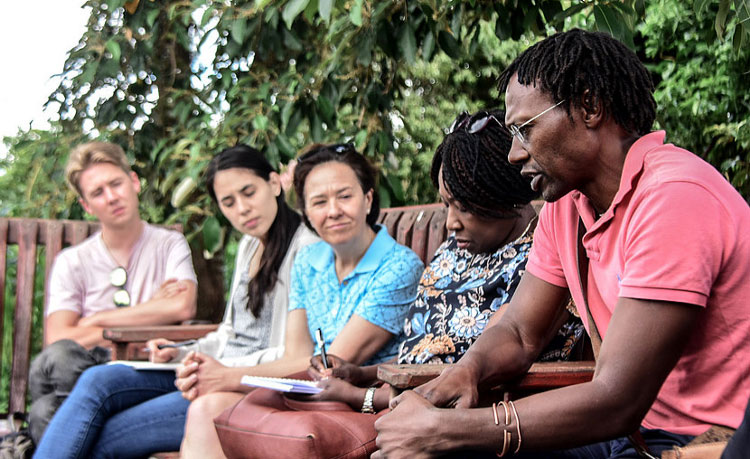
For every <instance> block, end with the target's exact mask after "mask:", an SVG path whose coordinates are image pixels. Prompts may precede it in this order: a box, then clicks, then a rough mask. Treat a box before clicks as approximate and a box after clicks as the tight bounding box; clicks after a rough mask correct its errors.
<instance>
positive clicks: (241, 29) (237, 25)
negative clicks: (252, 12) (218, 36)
mask: <svg viewBox="0 0 750 459" xmlns="http://www.w3.org/2000/svg"><path fill="white" fill-rule="evenodd" d="M246 28H247V20H245V18H237V19H235V20H234V21H232V30H231V31H230V32H229V34H230V35H231V36H232V40H234V42H235V43H237V44H238V45H242V43H243V42H244V41H245V30H246Z"/></svg>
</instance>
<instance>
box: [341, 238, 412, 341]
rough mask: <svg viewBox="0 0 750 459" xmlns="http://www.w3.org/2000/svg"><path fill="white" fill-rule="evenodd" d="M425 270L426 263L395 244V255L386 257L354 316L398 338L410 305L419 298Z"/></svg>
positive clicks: (408, 250)
mask: <svg viewBox="0 0 750 459" xmlns="http://www.w3.org/2000/svg"><path fill="white" fill-rule="evenodd" d="M423 270H424V265H423V264H422V260H420V259H419V257H418V256H417V255H416V254H415V253H414V252H412V251H411V250H410V249H408V248H406V247H404V246H401V245H398V244H396V245H394V250H393V252H392V253H390V254H387V255H386V256H385V257H383V263H382V264H381V265H380V266H379V267H378V269H377V272H376V273H375V274H374V275H373V279H372V282H371V283H370V285H368V288H367V292H366V293H365V294H364V296H363V298H362V301H360V303H359V304H358V305H357V308H356V309H355V310H354V314H357V315H358V316H360V317H362V318H363V319H365V320H367V321H368V322H370V323H373V324H375V325H377V326H378V327H381V328H383V329H384V330H387V331H388V332H390V333H392V334H394V335H398V334H399V333H401V331H402V329H403V325H404V318H405V317H406V314H407V312H408V309H409V306H410V305H411V303H413V302H414V300H415V299H416V296H417V284H418V282H419V278H420V277H421V275H422V271H423Z"/></svg>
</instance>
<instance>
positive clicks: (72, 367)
mask: <svg viewBox="0 0 750 459" xmlns="http://www.w3.org/2000/svg"><path fill="white" fill-rule="evenodd" d="M109 358H110V357H109V350H107V349H105V348H103V347H98V346H97V347H95V348H93V349H91V350H87V349H85V348H84V347H83V346H81V345H80V344H78V343H76V342H75V341H73V340H69V339H63V340H60V341H57V342H55V343H52V344H51V345H49V346H47V347H46V348H45V349H44V350H43V351H42V352H40V353H39V355H37V356H36V357H35V358H34V360H33V361H32V362H31V368H30V370H29V393H30V395H31V408H30V409H29V433H30V434H31V438H32V440H34V443H35V444H38V443H39V440H40V439H41V438H42V434H43V433H44V430H45V429H46V428H47V424H49V421H50V420H51V419H52V416H54V414H55V412H56V411H57V409H58V408H59V407H60V405H61V404H62V402H63V401H64V400H65V398H66V397H67V396H68V394H69V393H70V391H72V390H73V386H75V384H76V381H77V380H78V377H79V376H81V373H83V371H84V370H86V369H87V368H89V367H91V366H94V365H99V364H101V363H105V362H107V361H109Z"/></svg>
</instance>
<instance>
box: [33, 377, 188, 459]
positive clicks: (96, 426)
mask: <svg viewBox="0 0 750 459" xmlns="http://www.w3.org/2000/svg"><path fill="white" fill-rule="evenodd" d="M174 378H175V377H174V373H173V372H172V371H136V370H134V369H132V368H131V367H128V366H125V365H99V366H95V367H91V368H89V369H88V370H86V371H85V372H84V373H83V374H82V375H81V377H80V378H79V379H78V382H77V383H76V385H75V387H74V389H73V392H71V394H70V396H68V398H67V399H66V400H65V402H64V403H63V404H62V406H61V407H60V409H59V410H58V411H57V413H56V414H55V416H54V417H53V418H52V421H51V422H50V423H49V425H48V426H47V430H46V431H45V432H44V436H43V437H42V441H41V442H40V443H39V446H38V447H37V449H36V452H35V454H34V458H38V459H49V458H82V459H83V458H109V457H118V458H127V457H134V458H135V457H144V456H148V455H149V454H151V453H154V452H159V451H176V450H178V449H179V448H180V442H181V441H182V436H183V434H184V432H185V418H186V416H187V409H188V405H189V404H190V402H188V401H187V400H185V399H184V398H182V394H181V393H180V392H179V391H177V389H176V388H175V386H174Z"/></svg>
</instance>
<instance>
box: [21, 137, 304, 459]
mask: <svg viewBox="0 0 750 459" xmlns="http://www.w3.org/2000/svg"><path fill="white" fill-rule="evenodd" d="M206 182H207V186H208V192H209V195H210V196H211V197H212V198H213V199H214V201H215V202H216V203H217V204H218V206H219V209H220V210H221V212H222V214H223V215H224V216H225V217H226V218H227V219H228V220H229V221H230V223H231V224H232V226H233V227H234V228H236V229H237V230H238V231H240V232H241V233H243V238H242V240H241V241H240V245H239V250H238V253H237V262H236V265H235V273H234V276H233V281H232V291H231V295H230V300H229V302H228V303H227V309H226V313H225V317H224V320H223V321H222V323H221V325H220V326H219V328H218V330H217V331H216V332H214V333H211V334H209V335H208V336H206V337H204V338H202V339H200V340H198V342H197V343H196V344H195V345H194V346H193V347H192V348H188V349H179V350H178V349H175V348H164V349H159V348H158V347H157V346H158V345H159V344H168V343H169V341H167V340H164V339H156V340H152V341H149V343H148V347H149V349H150V350H151V359H152V360H153V361H154V362H167V361H179V360H181V359H183V354H188V355H187V356H186V357H187V359H185V360H183V363H186V362H193V363H188V364H187V365H184V366H183V367H182V372H183V375H184V373H185V372H190V371H193V373H192V375H190V376H188V377H187V378H186V379H185V380H183V383H182V387H181V389H183V390H184V395H185V396H184V397H183V393H182V392H180V391H178V390H177V388H176V387H175V374H174V372H172V371H136V370H134V369H133V368H131V367H129V366H125V365H100V366H96V367H92V368H90V369H89V370H87V371H85V372H84V373H83V374H82V375H81V377H80V379H79V380H78V383H77V384H76V386H75V388H74V389H73V392H72V393H71V394H70V396H69V397H68V399H67V400H66V401H65V402H64V403H63V405H62V406H61V407H60V409H59V410H58V412H57V414H56V415H55V417H54V418H53V419H52V421H51V422H50V424H49V426H48V428H47V431H46V432H45V433H44V436H43V437H42V441H41V442H40V444H39V448H38V449H37V454H36V457H66V458H88V457H144V456H148V455H149V454H151V453H154V452H158V451H174V450H177V449H178V448H179V447H180V442H181V440H182V437H183V432H184V426H185V417H186V414H187V409H188V406H189V404H190V401H189V400H192V398H194V397H191V396H190V393H191V392H190V388H189V387H185V384H186V382H187V383H191V382H192V383H197V382H198V381H199V378H201V379H202V380H205V379H211V377H212V375H211V372H210V371H209V370H208V369H209V368H210V365H208V366H203V365H200V367H201V368H200V369H199V365H198V364H197V363H195V362H194V360H191V359H195V358H203V359H214V358H215V359H219V362H221V363H223V364H225V365H242V366H249V365H256V364H258V363H263V362H268V361H270V360H274V359H276V358H279V357H280V356H281V354H282V350H283V347H282V346H283V344H284V337H285V328H286V317H287V305H288V291H289V278H290V270H291V266H292V262H293V261H294V257H295V255H296V253H297V252H298V251H299V250H300V248H302V247H304V246H306V245H308V244H310V243H312V242H316V241H317V240H318V238H317V237H316V236H314V234H313V233H312V232H311V231H310V230H309V229H307V228H306V227H305V225H302V224H300V223H301V218H300V216H299V215H298V214H297V213H296V212H294V211H293V210H292V209H290V208H289V206H287V204H286V202H285V200H284V197H283V194H282V190H281V183H280V179H279V175H278V174H277V173H276V172H275V171H274V170H273V168H272V167H271V165H270V164H269V163H268V161H267V160H266V159H265V158H264V157H263V155H262V154H261V153H260V152H258V151H257V150H255V149H253V148H251V147H248V146H245V145H237V146H235V147H232V148H228V149H226V150H224V151H222V152H221V153H219V154H218V155H217V156H216V157H214V158H213V159H212V160H211V162H210V164H209V166H208V170H207V172H206ZM203 383H204V382H203V381H201V384H203ZM133 439H137V441H133Z"/></svg>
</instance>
